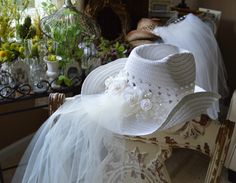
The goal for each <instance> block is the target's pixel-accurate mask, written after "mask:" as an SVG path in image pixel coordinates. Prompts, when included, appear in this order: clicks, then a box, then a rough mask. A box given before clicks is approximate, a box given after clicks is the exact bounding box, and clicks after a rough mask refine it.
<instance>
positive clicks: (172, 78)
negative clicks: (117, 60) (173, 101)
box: [125, 44, 195, 95]
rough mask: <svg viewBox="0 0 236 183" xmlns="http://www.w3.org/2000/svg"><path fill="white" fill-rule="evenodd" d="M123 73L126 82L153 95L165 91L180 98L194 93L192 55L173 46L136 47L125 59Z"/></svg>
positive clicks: (193, 63)
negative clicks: (171, 92) (126, 77)
mask: <svg viewBox="0 0 236 183" xmlns="http://www.w3.org/2000/svg"><path fill="white" fill-rule="evenodd" d="M125 71H126V73H127V75H128V80H129V83H132V84H133V85H134V86H139V87H142V88H143V87H146V88H148V89H149V90H152V92H160V90H162V92H163V90H164V91H174V92H175V94H176V95H182V94H183V93H189V92H193V90H194V86H195V84H194V82H195V62H194V57H193V55H192V54H191V53H190V52H188V51H187V50H183V49H180V48H178V47H175V46H173V45H168V44H162V45H143V46H139V47H136V48H135V49H134V50H133V51H132V52H131V54H130V56H129V58H128V61H127V63H126V65H125ZM167 93H168V92H167Z"/></svg>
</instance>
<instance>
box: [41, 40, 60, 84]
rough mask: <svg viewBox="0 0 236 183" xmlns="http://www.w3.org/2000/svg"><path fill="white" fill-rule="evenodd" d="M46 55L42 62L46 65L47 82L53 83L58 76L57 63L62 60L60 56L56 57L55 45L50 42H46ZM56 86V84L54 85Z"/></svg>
mask: <svg viewBox="0 0 236 183" xmlns="http://www.w3.org/2000/svg"><path fill="white" fill-rule="evenodd" d="M47 42H48V47H47V50H48V55H46V56H44V57H43V60H44V62H45V63H46V64H47V72H46V74H47V76H48V78H49V81H50V82H52V83H55V82H54V81H56V79H57V77H58V75H59V62H60V61H61V60H62V57H61V56H58V55H56V52H55V50H56V45H55V42H53V41H52V40H48V41H47ZM54 86H56V83H55V84H54Z"/></svg>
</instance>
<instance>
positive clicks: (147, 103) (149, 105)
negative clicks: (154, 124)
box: [140, 99, 152, 111]
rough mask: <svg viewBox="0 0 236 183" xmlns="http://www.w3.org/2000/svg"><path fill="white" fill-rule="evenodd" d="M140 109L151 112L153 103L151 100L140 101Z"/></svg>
mask: <svg viewBox="0 0 236 183" xmlns="http://www.w3.org/2000/svg"><path fill="white" fill-rule="evenodd" d="M140 107H141V109H142V110H143V111H149V110H151V109H152V102H151V100H150V99H143V100H141V101H140Z"/></svg>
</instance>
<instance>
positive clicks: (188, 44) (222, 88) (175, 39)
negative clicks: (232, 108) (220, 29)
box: [154, 14, 228, 119]
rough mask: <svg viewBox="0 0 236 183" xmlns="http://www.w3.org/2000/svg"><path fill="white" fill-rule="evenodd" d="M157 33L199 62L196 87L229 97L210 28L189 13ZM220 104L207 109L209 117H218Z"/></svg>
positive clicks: (222, 67)
mask: <svg viewBox="0 0 236 183" xmlns="http://www.w3.org/2000/svg"><path fill="white" fill-rule="evenodd" d="M154 33H156V34H157V35H159V36H161V38H162V39H163V41H164V43H168V44H173V45H175V46H178V47H180V48H183V49H186V50H189V51H190V52H192V53H193V55H194V58H195V62H196V84H197V85H199V86H200V87H202V88H204V89H205V90H206V91H212V92H216V93H219V94H221V96H222V97H226V96H227V94H228V88H227V83H226V72H225V67H224V63H223V60H222V56H221V52H220V50H219V47H218V44H217V41H216V39H215V36H214V34H213V32H212V30H211V29H210V27H209V26H208V25H206V24H205V23H203V22H202V21H201V20H200V19H199V18H198V17H196V16H194V15H192V14H189V15H187V17H186V18H185V19H184V20H182V21H181V22H178V23H176V24H170V25H169V26H164V27H156V28H155V29H154ZM217 112H219V104H218V103H216V104H215V105H214V106H213V107H212V108H210V109H208V115H209V116H210V117H212V118H214V119H215V118H217V116H218V115H217Z"/></svg>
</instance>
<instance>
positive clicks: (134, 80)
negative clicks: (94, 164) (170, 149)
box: [81, 44, 220, 135]
mask: <svg viewBox="0 0 236 183" xmlns="http://www.w3.org/2000/svg"><path fill="white" fill-rule="evenodd" d="M104 91H105V92H110V93H112V92H113V93H114V94H117V93H119V94H122V95H123V96H124V100H125V101H127V103H129V105H130V106H132V108H133V109H132V110H131V111H135V112H133V113H135V114H132V116H131V115H128V116H129V117H127V119H124V121H126V122H124V124H123V126H122V128H121V129H117V131H116V130H114V129H111V130H112V131H114V132H116V133H119V134H125V135H146V134H150V133H153V132H154V131H156V130H157V129H162V130H163V129H167V128H169V127H172V126H174V125H176V124H178V123H180V122H185V121H187V120H190V119H193V118H194V117H197V116H198V115H200V114H206V109H207V108H209V107H210V106H211V105H212V104H213V103H214V102H215V101H217V100H218V99H219V98H220V96H219V95H218V94H215V93H212V92H206V91H204V90H203V89H202V88H200V87H199V86H197V85H195V62H194V57H193V55H192V54H191V53H190V52H188V51H187V50H183V49H180V48H178V47H175V46H173V45H168V44H159V45H158V44H151V45H142V46H139V47H136V48H134V49H133V50H132V52H131V53H130V56H129V57H128V58H123V59H117V60H116V61H113V62H111V63H108V64H106V65H104V66H100V67H99V68H97V69H95V70H94V71H92V72H91V73H90V74H89V75H88V76H87V78H86V79H85V81H84V83H83V86H82V91H81V94H82V95H89V94H98V93H102V92H104Z"/></svg>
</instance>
